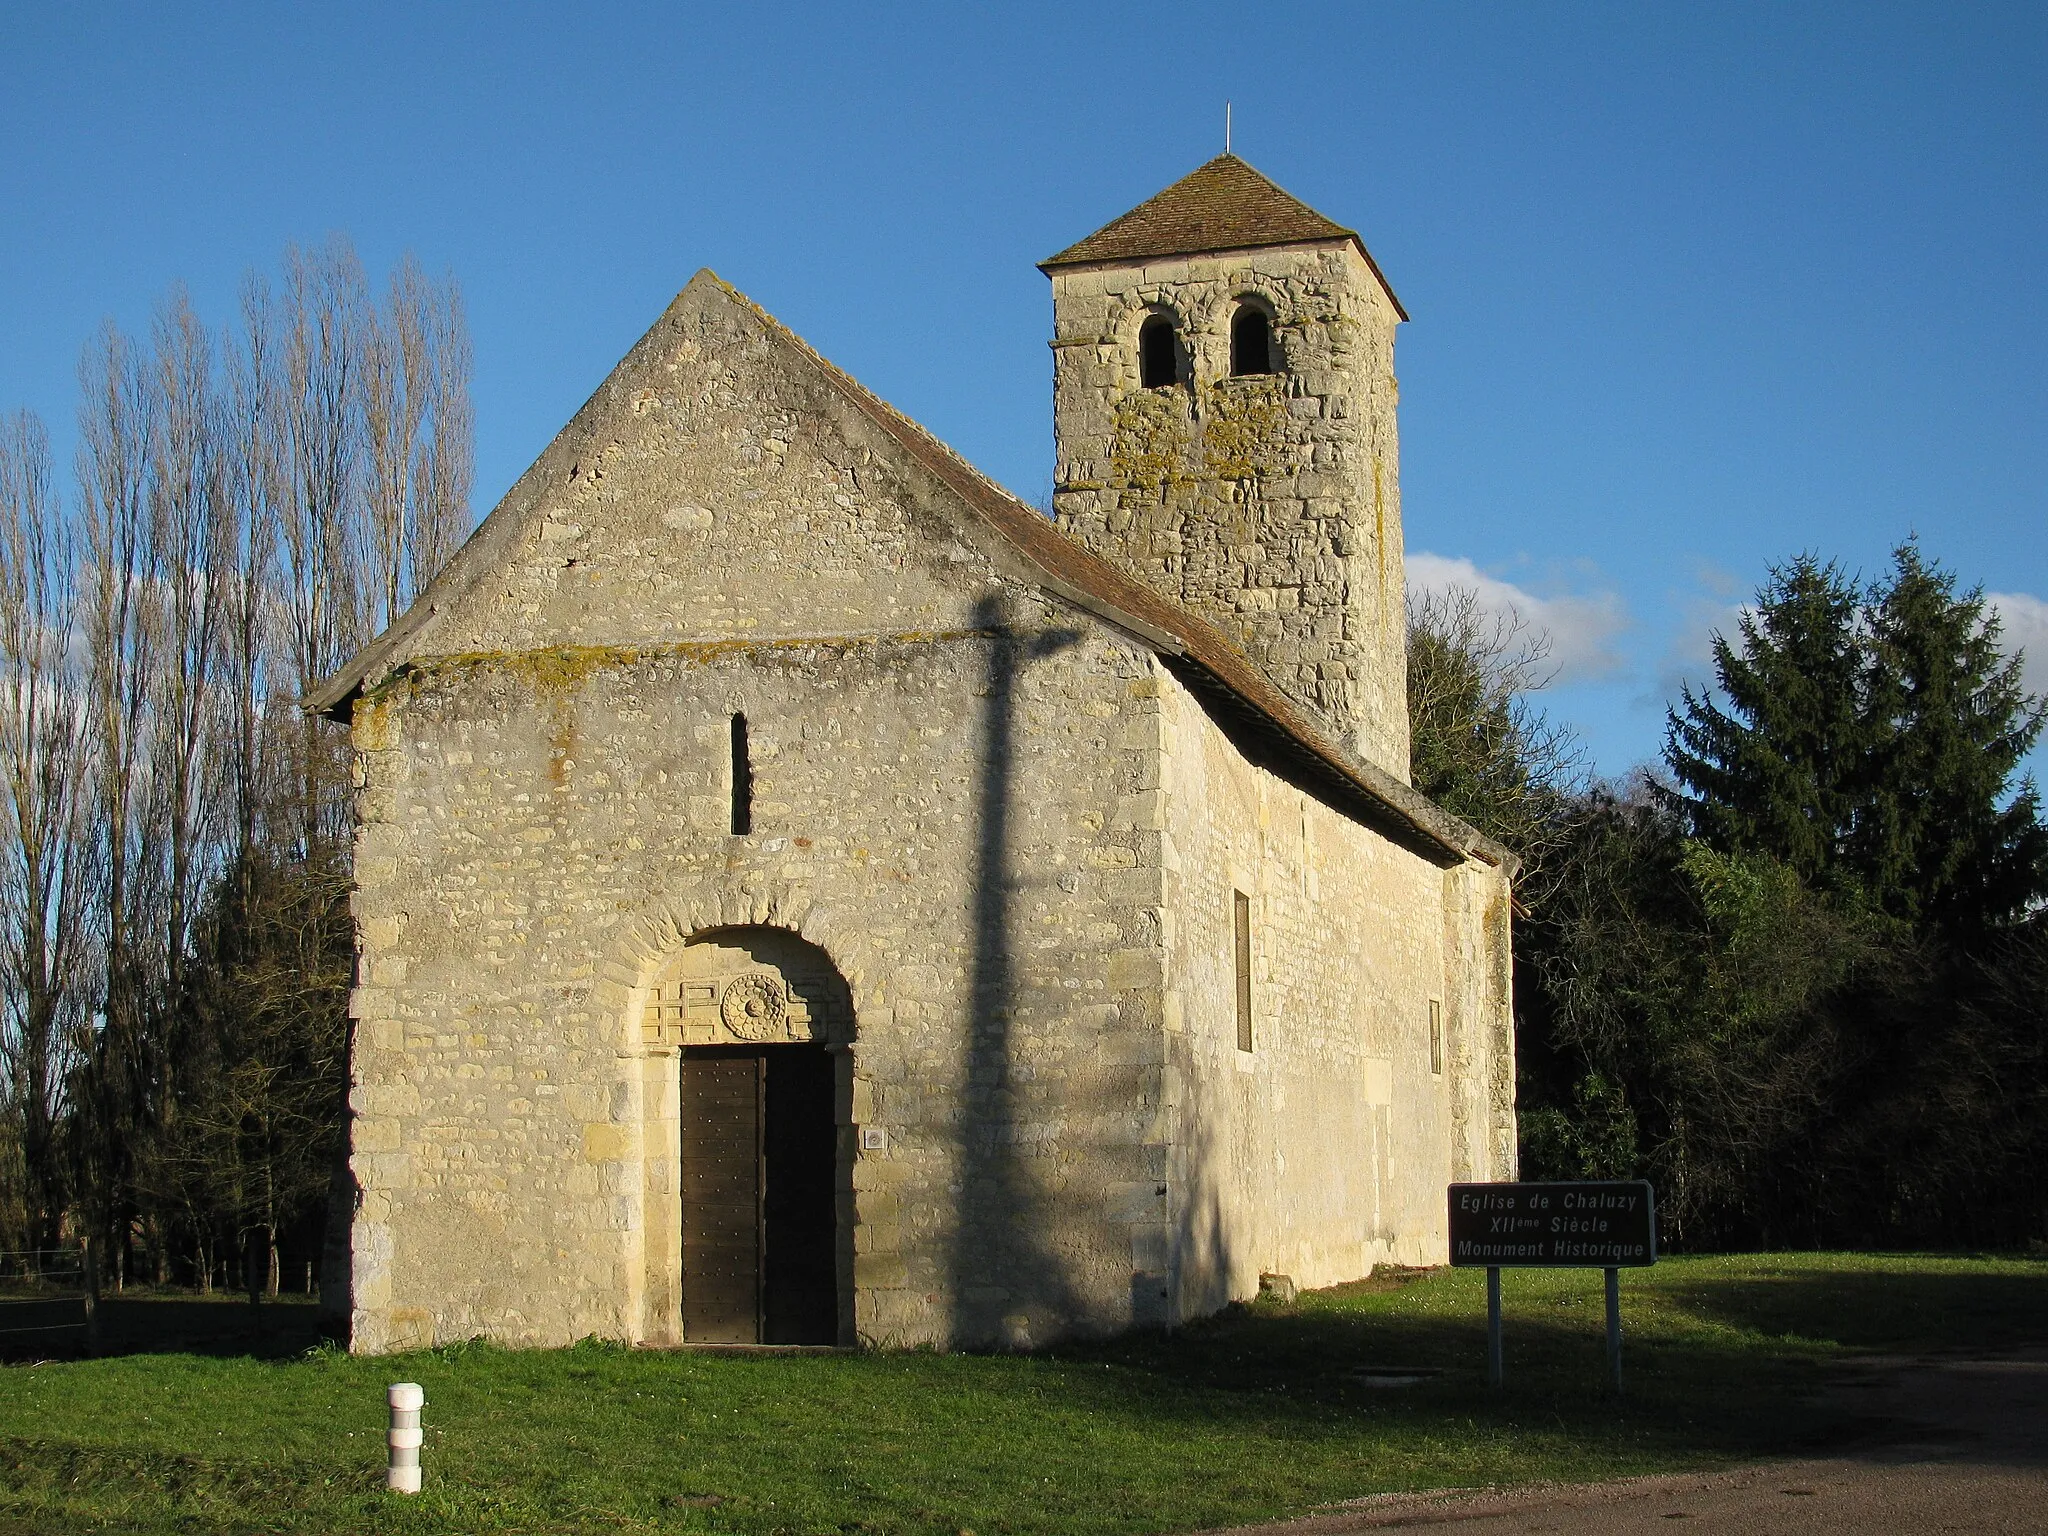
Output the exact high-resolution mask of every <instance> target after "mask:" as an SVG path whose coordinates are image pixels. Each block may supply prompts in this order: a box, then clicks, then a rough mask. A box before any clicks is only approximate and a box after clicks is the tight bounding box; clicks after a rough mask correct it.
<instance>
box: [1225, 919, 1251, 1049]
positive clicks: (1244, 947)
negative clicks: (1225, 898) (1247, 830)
mask: <svg viewBox="0 0 2048 1536" xmlns="http://www.w3.org/2000/svg"><path fill="white" fill-rule="evenodd" d="M1230 895H1231V907H1232V915H1233V917H1234V918H1235V919H1236V929H1237V1048H1238V1049H1239V1050H1240V1051H1248V1050H1250V1049H1251V1048H1252V899H1251V897H1249V896H1247V895H1245V893H1244V892H1243V891H1232V892H1231V893H1230Z"/></svg>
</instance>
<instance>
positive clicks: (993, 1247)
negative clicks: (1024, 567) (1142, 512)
mask: <svg viewBox="0 0 2048 1536" xmlns="http://www.w3.org/2000/svg"><path fill="white" fill-rule="evenodd" d="M1009 620H1010V615H1009V614H1008V613H1007V612H1006V611H1005V609H1004V607H1003V605H1002V604H1001V603H999V602H997V601H996V600H994V599H992V598H984V599H983V600H982V601H981V602H980V603H978V604H977V605H976V607H975V611H974V625H975V627H976V628H977V629H985V630H990V631H992V632H993V636H992V638H991V639H990V641H989V643H988V651H987V661H986V670H985V672H984V675H983V677H982V679H981V689H980V691H981V693H982V696H983V699H984V707H983V711H982V721H981V745H980V751H979V763H978V764H977V767H978V769H979V773H980V784H979V789H978V793H977V795H976V804H975V807H974V809H975V812H976V815H975V825H976V826H977V827H978V828H979V837H978V841H977V846H976V849H975V871H974V886H973V914H972V921H973V940H972V942H973V950H972V956H971V961H970V975H969V989H970V990H969V998H970V1006H971V1013H970V1017H969V1020H968V1030H969V1035H968V1040H967V1051H966V1060H965V1071H964V1080H963V1081H962V1083H961V1111H962V1112H961V1117H960V1121H959V1125H960V1133H959V1134H960V1138H961V1145H960V1149H959V1151H960V1195H959V1200H960V1205H959V1208H958V1211H957V1215H956V1220H955V1223H954V1238H953V1254H952V1281H953V1293H954V1297H955V1307H956V1312H955V1315H954V1334H955V1338H956V1340H957V1341H958V1342H959V1343H962V1344H965V1345H968V1346H970V1347H972V1346H975V1345H979V1344H984V1343H999V1344H1002V1345H1004V1346H1005V1347H1009V1348H1028V1347H1030V1346H1031V1345H1032V1344H1033V1343H1034V1342H1037V1341H1036V1340H1034V1338H1033V1336H1032V1335H1033V1332H1034V1330H1038V1331H1040V1332H1043V1331H1044V1330H1045V1329H1047V1328H1048V1327H1050V1328H1054V1329H1058V1328H1059V1325H1060V1323H1061V1322H1062V1321H1063V1320H1077V1319H1079V1318H1081V1317H1083V1316H1085V1315H1086V1314H1087V1312H1088V1311H1089V1310H1090V1309H1089V1304H1088V1298H1086V1297H1084V1296H1082V1295H1081V1294H1080V1293H1079V1292H1078V1291H1077V1290H1076V1288H1075V1285H1074V1281H1073V1276H1072V1274H1071V1272H1070V1269H1069V1266H1068V1265H1067V1263H1066V1262H1065V1261H1064V1260H1063V1259H1062V1258H1061V1257H1060V1255H1059V1254H1057V1253H1056V1252H1054V1251H1053V1249H1052V1248H1051V1247H1050V1246H1049V1245H1048V1243H1047V1241H1046V1238H1047V1235H1048V1234H1049V1233H1053V1232H1061V1231H1066V1232H1071V1231H1072V1229H1073V1227H1074V1226H1075V1225H1076V1224H1085V1223H1089V1222H1098V1223H1099V1222H1100V1221H1101V1220H1102V1212H1101V1210H1100V1207H1099V1204H1098V1203H1097V1202H1095V1201H1093V1200H1090V1199H1089V1198H1088V1192H1087V1191H1085V1190H1083V1191H1080V1192H1079V1198H1074V1197H1069V1196H1061V1195H1056V1194H1054V1193H1053V1192H1052V1191H1049V1190H1047V1189H1046V1188H1045V1187H1044V1185H1043V1182H1042V1181H1041V1180H1040V1179H1039V1178H1038V1177H1037V1176H1036V1174H1035V1172H1034V1171H1033V1170H1032V1169H1031V1168H1030V1167H1029V1166H1028V1163H1029V1161H1030V1159H1029V1157H1028V1156H1027V1154H1026V1151H1025V1148H1024V1147H1023V1146H1022V1145H1021V1144H1020V1141H1019V1137H1018V1132H1019V1130H1020V1128H1021V1126H1022V1122H1023V1119H1024V1110H1025V1106H1024V1103H1023V1096H1022V1094H1021V1093H1020V1082H1019V1079H1020V1073H1019V1067H1018V1062H1017V1060H1016V1054H1015V1053H1016V1046H1017V1040H1016V1033H1017V1030H1018V1029H1019V1027H1020V1013H1021V1012H1022V1011H1023V1010H1024V1008H1025V1007H1026V1005H1027V999H1026V998H1025V997H1024V996H1023V989H1022V988H1021V987H1020V983H1019V978H1018V975H1017V964H1016V957H1015V953H1014V950H1013V945H1014V943H1015V938H1016V935H1015V932H1014V923H1015V921H1016V911H1015V908H1016V895H1017V889H1018V884H1019V882H1020V880H1021V879H1022V878H1023V874H1022V871H1021V869H1020V867H1019V862H1018V856H1017V850H1016V847H1015V841H1016V834H1015V826H1014V822H1015V820H1016V795H1017V768H1018V745H1017V714H1018V709H1019V706H1020V702H1021V701H1020V697H1019V694H1020V688H1021V684H1022V680H1023V674H1024V672H1025V670H1026V669H1027V668H1028V667H1030V666H1031V664H1032V663H1034V662H1038V661H1043V660H1046V659H1048V658H1050V657H1053V656H1056V655H1058V654H1059V653H1060V652H1062V651H1064V650H1067V649H1068V648H1070V647H1072V646H1074V645H1076V644H1078V643H1079V641H1080V639H1081V636H1080V634H1079V633H1078V632H1077V631H1073V630H1052V631H1041V632H1038V633H1036V634H1019V633H1016V632H1015V631H1013V630H1012V629H1011V628H1010V627H1009ZM1061 1012H1062V1013H1064V1009H1062V1010H1061ZM1042 1022H1043V1023H1045V1024H1047V1025H1049V1026H1051V1027H1055V1028H1069V1027H1071V1026H1070V1025H1069V1023H1068V1021H1067V1020H1066V1019H1065V1018H1064V1017H1060V1018H1048V1019H1044V1020H1043V1021H1042ZM1079 1108H1080V1106H1077V1105H1073V1104H1069V1105H1068V1106H1067V1111H1068V1112H1067V1117H1066V1118H1067V1119H1068V1123H1069V1125H1070V1126H1073V1125H1076V1124H1080V1123H1086V1121H1087V1120H1088V1119H1089V1118H1091V1117H1088V1116H1086V1115H1085V1114H1082V1113H1075V1111H1076V1110H1077V1109H1079ZM1074 1150H1075V1151H1076V1152H1081V1153H1083V1154H1084V1155H1085V1152H1086V1150H1092V1149H1082V1148H1075V1149H1074ZM1061 1331H1064V1330H1061Z"/></svg>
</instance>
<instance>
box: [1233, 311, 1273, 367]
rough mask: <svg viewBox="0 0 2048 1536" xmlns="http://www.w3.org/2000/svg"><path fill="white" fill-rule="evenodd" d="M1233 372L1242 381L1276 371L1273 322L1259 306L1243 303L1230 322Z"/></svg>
mask: <svg viewBox="0 0 2048 1536" xmlns="http://www.w3.org/2000/svg"><path fill="white" fill-rule="evenodd" d="M1230 371H1231V372H1232V373H1233V374H1235V375H1237V376H1238V377H1240V378H1242V377H1244V376H1245V375H1246V374H1253V373H1271V372H1273V323H1272V322H1271V321H1270V320H1268V319H1267V318H1266V312H1265V311H1264V310H1263V309H1260V308H1259V307H1258V305H1256V304H1240V305H1239V306H1238V309H1237V314H1236V316H1235V317H1234V318H1233V319H1232V320H1231V322H1230Z"/></svg>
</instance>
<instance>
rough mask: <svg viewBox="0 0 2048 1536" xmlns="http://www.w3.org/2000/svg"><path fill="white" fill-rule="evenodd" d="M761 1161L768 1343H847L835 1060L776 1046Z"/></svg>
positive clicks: (817, 1051) (815, 1049)
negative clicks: (842, 1320) (842, 1316)
mask: <svg viewBox="0 0 2048 1536" xmlns="http://www.w3.org/2000/svg"><path fill="white" fill-rule="evenodd" d="M763 1102H764V1103H765V1104H766V1105H767V1115H766V1117H765V1119H764V1121H763V1124H762V1128H761V1145H762V1154H761V1162H762V1166H763V1168H764V1169H765V1170H766V1181H767V1187H766V1188H765V1189H764V1190H763V1192H762V1197H761V1225H762V1237H761V1252H762V1285H761V1294H762V1301H761V1317H762V1327H763V1332H762V1335H761V1337H762V1341H763V1342H764V1343H768V1344H836V1343H838V1342H839V1253H838V1200H837V1190H838V1168H837V1159H838V1143H839V1133H838V1127H837V1124H836V1121H835V1117H834V1115H833V1072H832V1058H831V1057H830V1056H829V1055H827V1054H826V1052H825V1050H824V1048H823V1047H822V1046H816V1045H783V1046H772V1047H770V1048H769V1052H768V1086H767V1092H766V1094H765V1096H764V1099H763Z"/></svg>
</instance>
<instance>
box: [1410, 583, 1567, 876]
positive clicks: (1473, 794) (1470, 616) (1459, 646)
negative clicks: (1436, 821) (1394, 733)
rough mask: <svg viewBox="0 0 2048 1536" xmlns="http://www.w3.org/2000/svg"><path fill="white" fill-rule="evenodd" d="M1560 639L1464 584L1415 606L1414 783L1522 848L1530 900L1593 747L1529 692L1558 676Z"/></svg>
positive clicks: (1417, 597) (1425, 596)
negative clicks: (1553, 661) (1553, 660)
mask: <svg viewBox="0 0 2048 1536" xmlns="http://www.w3.org/2000/svg"><path fill="white" fill-rule="evenodd" d="M1552 674H1553V668H1552V667H1551V665H1550V639H1549V636H1547V635H1545V634H1543V633H1541V632H1540V631H1537V630H1534V629H1532V628H1531V627H1530V626H1529V624H1528V622H1527V621H1526V620H1525V619H1523V618H1522V617H1521V616H1520V615H1519V614H1515V613H1507V614H1497V613H1490V612H1488V611H1487V610H1486V609H1485V608H1484V607H1483V606H1481V604H1480V602H1479V596H1478V594H1477V593H1475V592H1473V591H1471V590H1469V589H1466V588H1462V587H1453V588H1450V589H1448V590H1445V591H1438V592H1424V593H1416V594H1411V596H1410V597H1409V600H1408V719H1409V727H1410V736H1411V739H1412V741H1413V743H1414V745H1413V751H1412V756H1413V769H1412V773H1413V778H1414V782H1415V787H1416V788H1417V789H1420V790H1422V791H1423V793H1425V794H1427V795H1429V796H1430V797H1431V798H1432V799H1434V800H1436V801H1437V803H1438V804H1440V805H1442V806H1444V807H1445V809H1447V810H1450V811H1452V812H1454V813H1456V814H1457V815H1459V816H1462V817H1464V818H1465V819H1466V820H1468V821H1470V822H1471V823H1472V824H1473V825H1475V826H1476V827H1478V828H1479V829H1480V830H1481V831H1482V832H1485V833H1486V834H1487V835H1488V836H1490V837H1494V838H1497V839H1499V840H1500V841H1501V842H1503V843H1505V844H1507V845H1508V847H1509V848H1511V849H1513V850H1514V851H1515V853H1516V854H1518V855H1519V856H1520V857H1521V859H1522V861H1523V869H1524V876H1523V879H1522V880H1521V881H1520V882H1519V884H1518V895H1519V896H1520V897H1521V899H1522V900H1523V902H1524V903H1525V904H1526V903H1529V902H1532V901H1534V900H1536V899H1539V896H1540V892H1541V889H1542V887H1543V884H1544V882H1545V879H1546V876H1545V874H1544V856H1545V854H1547V853H1548V852H1549V851H1550V850H1551V849H1553V848H1555V847H1556V846H1558V844H1559V842H1560V841H1561V839H1562V838H1563V837H1564V835H1565V833H1566V830H1567V828H1566V814H1565V813H1566V804H1567V801H1568V799H1569V797H1570V796H1571V794H1572V793H1573V792H1574V791H1576V790H1577V789H1579V788H1580V787H1582V785H1583V782H1584V779H1585V763H1584V756H1583V749H1582V748H1581V746H1580V744H1579V742H1578V740H1577V738H1576V737H1575V736H1573V735H1572V733H1571V732H1570V730H1568V729H1567V728H1566V727H1564V726H1561V725H1559V724H1557V723H1556V722H1554V721H1552V720H1549V719H1548V718H1546V717H1545V716H1544V715H1543V713H1542V712H1541V711H1540V710H1539V709H1537V708H1536V706H1535V705H1534V704H1533V703H1532V702H1531V699H1530V696H1531V695H1532V694H1534V693H1536V692H1538V691H1540V690H1541V689H1543V688H1544V687H1546V686H1547V685H1548V684H1549V682H1550V680H1551V677H1552Z"/></svg>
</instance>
